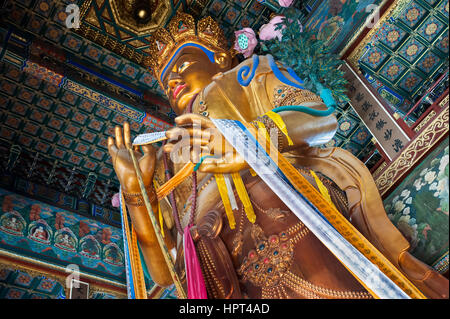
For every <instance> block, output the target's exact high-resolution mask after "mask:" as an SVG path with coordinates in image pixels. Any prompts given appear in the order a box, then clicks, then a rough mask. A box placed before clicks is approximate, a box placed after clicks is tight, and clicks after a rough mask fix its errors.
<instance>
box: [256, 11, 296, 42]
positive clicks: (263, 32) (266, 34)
mask: <svg viewBox="0 0 450 319" xmlns="http://www.w3.org/2000/svg"><path fill="white" fill-rule="evenodd" d="M283 20H284V16H275V17H273V18H272V19H271V20H270V21H269V23H266V24H263V25H262V26H261V28H260V29H259V38H260V39H261V40H263V41H267V40H272V39H274V38H278V40H280V41H281V38H282V36H283V35H282V34H281V29H278V30H275V29H276V27H277V24H278V23H282V22H283ZM284 28H285V26H283V27H282V29H284ZM301 31H303V27H302V28H301V30H300V32H301Z"/></svg>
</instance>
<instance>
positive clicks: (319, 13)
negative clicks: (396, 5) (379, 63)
mask: <svg viewBox="0 0 450 319" xmlns="http://www.w3.org/2000/svg"><path fill="white" fill-rule="evenodd" d="M381 2H382V1H381V0H330V1H322V3H321V4H320V5H319V6H318V7H317V8H316V9H315V10H314V12H313V14H312V15H311V16H309V17H308V21H307V23H306V24H305V26H306V27H308V28H312V29H315V30H317V31H318V33H319V36H318V37H319V38H321V39H324V40H327V41H328V43H329V45H330V49H331V51H334V52H336V53H339V52H340V51H341V50H342V49H344V47H345V46H346V45H347V43H348V42H349V41H350V40H351V39H350V38H351V37H352V36H353V35H354V34H357V32H355V31H357V30H358V29H359V28H360V27H362V26H363V25H364V22H365V21H366V19H367V17H368V16H369V15H370V14H371V13H372V10H371V9H370V7H369V6H370V5H379V4H380V3H381ZM366 8H368V9H367V11H366Z"/></svg>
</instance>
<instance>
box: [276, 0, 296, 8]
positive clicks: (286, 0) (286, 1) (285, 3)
mask: <svg viewBox="0 0 450 319" xmlns="http://www.w3.org/2000/svg"><path fill="white" fill-rule="evenodd" d="M293 1H294V0H278V4H279V5H280V6H282V7H285V8H287V7H289V6H290V5H291V4H292V2H293Z"/></svg>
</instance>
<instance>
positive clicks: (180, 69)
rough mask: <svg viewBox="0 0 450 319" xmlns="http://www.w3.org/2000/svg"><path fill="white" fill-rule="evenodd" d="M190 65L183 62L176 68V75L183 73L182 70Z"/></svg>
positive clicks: (187, 62)
mask: <svg viewBox="0 0 450 319" xmlns="http://www.w3.org/2000/svg"><path fill="white" fill-rule="evenodd" d="M191 64H192V63H191V62H189V61H185V62H183V63H182V64H181V65H180V66H179V67H178V73H181V72H183V71H184V70H186V69H187V67H188V66H190V65H191Z"/></svg>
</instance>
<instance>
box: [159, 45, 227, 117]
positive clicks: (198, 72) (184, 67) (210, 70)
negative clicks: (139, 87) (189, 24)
mask: <svg viewBox="0 0 450 319" xmlns="http://www.w3.org/2000/svg"><path fill="white" fill-rule="evenodd" d="M223 71H224V69H223V67H221V65H220V64H219V63H216V62H211V61H210V59H209V58H208V56H207V55H206V53H205V52H203V51H202V50H201V49H199V48H196V47H186V48H183V49H182V50H181V51H180V52H178V53H177V54H176V55H175V57H174V58H173V60H172V61H171V63H170V64H169V65H168V66H167V69H166V72H165V74H163V75H162V78H161V82H162V84H163V86H164V91H165V92H166V94H167V97H168V98H169V103H170V105H171V106H172V108H173V110H174V111H175V113H177V114H181V113H183V112H184V110H185V109H186V107H187V106H188V105H189V102H190V101H191V100H192V98H193V97H194V96H195V95H196V94H197V93H199V92H200V91H201V90H202V89H203V88H204V87H206V86H207V85H208V84H209V83H211V81H212V77H213V76H214V75H215V74H217V73H218V72H223Z"/></svg>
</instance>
